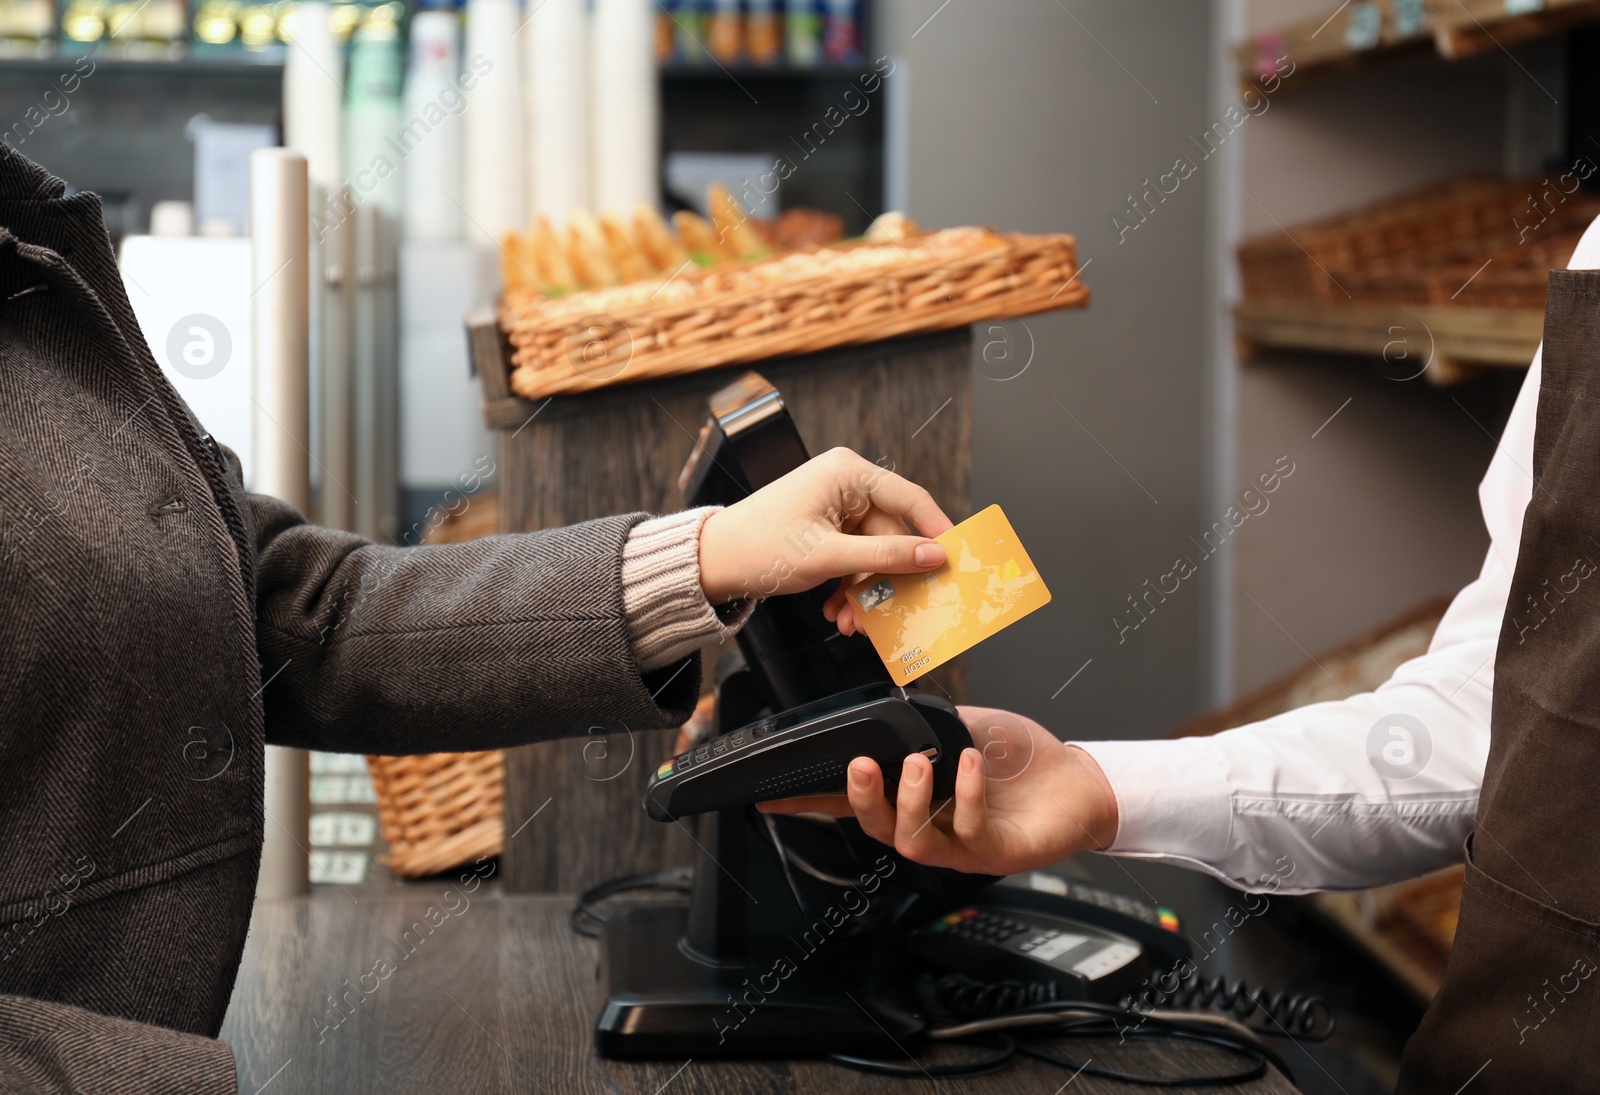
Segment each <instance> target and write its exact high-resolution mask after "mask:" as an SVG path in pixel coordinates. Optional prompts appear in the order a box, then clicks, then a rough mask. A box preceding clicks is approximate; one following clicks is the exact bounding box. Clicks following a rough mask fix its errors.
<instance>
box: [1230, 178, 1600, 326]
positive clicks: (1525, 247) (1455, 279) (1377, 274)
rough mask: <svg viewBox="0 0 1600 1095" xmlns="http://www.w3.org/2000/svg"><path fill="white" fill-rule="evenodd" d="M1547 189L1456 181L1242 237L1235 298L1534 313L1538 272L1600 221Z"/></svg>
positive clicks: (1539, 293) (1539, 292) (1540, 184)
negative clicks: (1241, 295) (1240, 284)
mask: <svg viewBox="0 0 1600 1095" xmlns="http://www.w3.org/2000/svg"><path fill="white" fill-rule="evenodd" d="M1549 189H1550V188H1549V185H1548V184H1547V182H1546V181H1545V180H1541V179H1488V178H1479V177H1471V178H1465V179H1457V180H1453V181H1450V182H1446V183H1442V184H1435V185H1434V186H1431V187H1429V188H1427V189H1424V190H1418V191H1412V192H1411V193H1408V194H1403V195H1401V196H1399V197H1397V198H1391V199H1389V200H1387V201H1383V202H1379V203H1377V204H1376V205H1371V206H1368V207H1366V208H1363V209H1358V210H1354V211H1352V212H1349V213H1343V214H1340V215H1338V216H1335V217H1330V218H1327V219H1325V220H1321V221H1317V222H1314V223H1312V224H1307V225H1303V226H1299V227H1296V228H1293V229H1290V230H1288V231H1282V230H1279V231H1275V232H1272V233H1270V234H1267V235H1263V236H1258V237H1256V238H1254V239H1250V240H1246V241H1245V242H1244V243H1243V244H1241V245H1240V246H1239V273H1240V278H1241V281H1242V282H1243V287H1244V295H1245V296H1246V297H1247V298H1248V299H1252V300H1303V301H1321V302H1326V303H1336V304H1342V303H1347V302H1355V303H1372V304H1455V305H1461V306H1466V305H1477V306H1479V307H1505V308H1513V307H1531V308H1542V307H1543V306H1544V286H1545V279H1546V273H1547V272H1548V270H1549V269H1551V267H1557V266H1564V265H1566V262H1567V260H1568V259H1569V258H1570V257H1571V253H1572V252H1571V246H1572V245H1574V244H1575V243H1576V236H1577V235H1578V234H1581V232H1582V229H1583V228H1584V227H1585V226H1587V225H1588V223H1589V221H1590V220H1592V219H1593V218H1594V217H1595V215H1596V214H1597V213H1600V202H1597V201H1596V200H1595V199H1594V198H1592V197H1589V196H1587V195H1584V194H1582V193H1573V194H1572V195H1570V196H1567V195H1558V196H1554V197H1552V196H1551V195H1550V194H1549V193H1548V191H1549ZM1540 200H1542V201H1543V202H1544V203H1546V204H1547V205H1548V206H1549V208H1545V207H1544V206H1541V205H1536V204H1535V202H1536V201H1540ZM1475 272H1476V273H1477V276H1474V274H1475Z"/></svg>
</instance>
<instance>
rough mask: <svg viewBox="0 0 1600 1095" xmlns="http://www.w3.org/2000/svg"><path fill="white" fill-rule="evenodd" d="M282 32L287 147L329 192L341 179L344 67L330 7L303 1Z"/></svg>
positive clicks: (321, 1) (316, 183)
mask: <svg viewBox="0 0 1600 1095" xmlns="http://www.w3.org/2000/svg"><path fill="white" fill-rule="evenodd" d="M284 29H285V30H286V32H287V36H288V37H289V39H290V41H289V48H288V52H287V53H286V54H285V55H284V60H283V143H284V144H285V145H286V146H288V147H289V148H291V149H293V150H294V151H296V152H298V153H300V154H301V155H302V156H304V157H305V158H306V173H307V175H308V176H309V177H310V180H311V183H312V185H313V186H320V187H323V188H324V189H325V190H331V189H333V188H334V187H336V186H338V185H339V182H340V181H341V180H342V178H343V168H342V162H341V161H342V159H343V156H342V149H341V142H340V132H339V119H340V116H341V115H342V114H343V111H344V88H343V82H344V80H343V70H344V65H343V63H342V61H341V59H340V53H339V44H338V42H336V41H335V40H334V37H333V28H332V27H331V26H330V25H329V22H328V5H327V3H326V2H325V0H305V2H304V3H302V4H300V5H299V7H298V8H297V9H296V10H295V13H294V15H293V16H292V17H291V19H290V22H289V25H288V26H287V27H285V28H284ZM313 201H315V199H313Z"/></svg>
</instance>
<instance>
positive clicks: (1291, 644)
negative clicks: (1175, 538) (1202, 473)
mask: <svg viewBox="0 0 1600 1095" xmlns="http://www.w3.org/2000/svg"><path fill="white" fill-rule="evenodd" d="M1336 6H1337V0H1303V2H1300V0H1276V2H1269V0H1240V7H1239V8H1238V9H1237V10H1238V11H1239V12H1240V14H1241V15H1242V16H1243V22H1244V26H1243V27H1242V28H1241V30H1242V31H1243V34H1242V35H1241V37H1242V38H1243V40H1244V44H1243V45H1241V46H1239V47H1238V48H1237V49H1236V51H1235V53H1236V57H1235V59H1236V61H1237V62H1238V63H1239V65H1240V76H1241V79H1242V80H1243V81H1244V82H1245V84H1246V85H1247V86H1252V87H1256V88H1258V89H1259V88H1260V86H1261V85H1260V83H1259V81H1257V79H1256V72H1255V68H1254V66H1255V64H1256V62H1257V61H1258V60H1259V59H1260V58H1261V57H1263V56H1264V55H1265V53H1266V51H1267V50H1268V49H1273V48H1279V49H1281V50H1284V51H1286V52H1287V55H1288V56H1290V57H1291V58H1293V59H1295V64H1296V67H1295V71H1294V73H1293V74H1292V75H1290V76H1288V77H1287V78H1284V79H1281V80H1280V91H1279V94H1276V95H1274V96H1273V97H1272V104H1271V108H1270V110H1268V111H1266V112H1264V114H1263V115H1262V116H1261V117H1259V118H1253V119H1251V120H1250V121H1249V122H1248V126H1247V134H1246V140H1245V141H1244V142H1242V144H1243V149H1242V151H1241V152H1239V153H1238V155H1239V157H1240V159H1239V170H1238V177H1237V180H1236V181H1232V182H1231V183H1230V186H1229V189H1228V192H1227V193H1225V195H1224V205H1225V207H1226V208H1228V209H1229V210H1230V211H1231V214H1232V216H1233V217H1234V219H1235V223H1236V224H1237V225H1238V229H1237V237H1238V238H1241V239H1243V238H1251V237H1257V236H1259V235H1264V234H1273V233H1277V232H1284V233H1285V234H1286V235H1288V237H1289V238H1291V239H1296V240H1297V241H1299V242H1301V243H1302V244H1306V245H1310V244H1309V240H1308V237H1307V236H1306V235H1305V234H1303V233H1301V232H1300V231H1298V229H1297V227H1296V226H1299V225H1307V224H1310V223H1314V222H1324V223H1325V222H1326V220H1327V219H1328V218H1331V217H1333V216H1334V215H1336V214H1339V213H1342V212H1344V211H1346V210H1351V209H1364V208H1367V207H1370V206H1372V205H1374V204H1375V203H1376V202H1378V201H1380V200H1382V199H1385V198H1387V197H1389V196H1391V195H1395V194H1400V193H1405V192H1410V191H1416V190H1419V189H1421V188H1427V187H1431V186H1432V185H1433V184H1435V183H1438V182H1442V181H1444V180H1447V179H1451V178H1460V177H1462V176H1467V175H1473V174H1489V175H1502V176H1509V177H1522V178H1528V179H1530V180H1542V179H1544V178H1546V177H1549V178H1555V177H1557V176H1558V175H1560V174H1561V172H1563V171H1565V170H1568V169H1569V167H1570V166H1571V165H1572V164H1573V163H1574V161H1575V159H1576V158H1577V157H1578V156H1580V155H1589V154H1593V155H1595V156H1600V148H1596V147H1595V146H1594V145H1593V144H1590V143H1588V141H1587V140H1586V139H1585V135H1586V134H1588V133H1591V132H1600V129H1597V128H1596V124H1597V121H1600V69H1597V68H1596V66H1595V65H1594V63H1593V59H1594V57H1595V56H1596V52H1597V50H1600V27H1597V26H1591V25H1590V24H1597V23H1600V0H1545V2H1544V3H1543V4H1541V5H1540V10H1537V11H1532V12H1525V11H1518V10H1517V8H1523V7H1527V6H1528V5H1527V4H1525V3H1522V4H1516V5H1508V4H1507V3H1506V0H1460V3H1457V0H1426V2H1425V4H1409V7H1410V9H1411V10H1412V11H1413V12H1415V11H1416V10H1417V9H1418V8H1419V7H1420V8H1421V10H1422V13H1423V14H1424V15H1425V16H1426V22H1427V25H1426V27H1425V28H1422V29H1417V30H1414V32H1413V33H1412V34H1410V35H1408V36H1407V35H1397V34H1387V33H1384V32H1387V31H1388V30H1389V29H1390V28H1391V27H1392V20H1393V18H1394V16H1395V14H1396V12H1397V11H1399V10H1400V9H1401V8H1403V7H1407V6H1408V4H1407V3H1402V0H1382V2H1381V3H1377V4H1370V3H1364V2H1362V0H1351V3H1349V4H1347V5H1345V7H1344V8H1343V9H1341V13H1340V14H1339V15H1338V16H1337V18H1335V19H1333V20H1332V21H1331V22H1330V21H1329V20H1330V16H1333V15H1334V9H1335V7H1336ZM1508 8H1510V10H1508ZM1353 9H1370V10H1375V11H1377V13H1378V14H1379V16H1380V17H1381V22H1380V34H1379V35H1378V36H1377V37H1376V38H1375V39H1374V40H1372V41H1370V42H1365V43H1363V42H1360V41H1358V42H1355V43H1354V44H1352V43H1351V42H1349V41H1347V40H1346V39H1345V37H1344V35H1343V31H1344V30H1345V29H1348V28H1349V27H1350V26H1352V22H1351V21H1352V20H1353V19H1356V18H1358V17H1360V16H1359V13H1358V12H1357V11H1355V10H1353ZM1252 15H1257V16H1259V17H1260V18H1258V19H1255V20H1252ZM1286 15H1287V16H1288V18H1285V16H1286ZM1367 18H1370V17H1367ZM1324 24H1326V26H1325V27H1324ZM1319 28H1323V29H1320V30H1319ZM1313 32H1316V33H1315V34H1314V33H1313ZM1330 36H1331V41H1330V42H1324V39H1330ZM1313 39H1315V42H1314V44H1313V45H1307V44H1306V43H1310V42H1312V40H1313ZM1296 41H1300V42H1301V43H1302V44H1301V46H1300V49H1301V51H1302V52H1301V53H1300V54H1299V55H1298V56H1297V55H1296V54H1295V52H1294V43H1295V42H1296ZM1319 51H1320V52H1319ZM1277 55H1279V54H1274V55H1273V56H1274V57H1275V56H1277ZM1407 58H1409V60H1407ZM1333 77H1337V78H1333ZM1285 93H1287V94H1285ZM1253 99H1254V96H1252V97H1251V101H1253ZM1590 185H1593V183H1591V184H1590ZM1512 212H1513V210H1512V209H1511V208H1508V209H1507V214H1506V215H1507V217H1508V220H1509V218H1510V216H1511V213H1512ZM1508 227H1511V226H1509V225H1508ZM1576 227H1580V226H1579V225H1572V226H1567V227H1564V228H1563V229H1562V231H1567V230H1569V229H1570V228H1576ZM1513 231H1514V229H1513ZM1302 249H1303V248H1302ZM1285 250H1286V251H1292V250H1293V249H1292V248H1288V247H1287V246H1286V247H1285ZM1418 253H1423V252H1421V251H1420V250H1419V252H1418ZM1309 255H1310V252H1307V256H1308V259H1307V261H1315V260H1313V259H1311V258H1310V257H1309ZM1484 257H1488V256H1487V255H1485V256H1484ZM1227 261H1228V262H1229V263H1230V264H1232V262H1233V256H1232V255H1231V254H1230V255H1229V256H1228V259H1227ZM1475 262H1476V260H1473V263H1465V261H1464V260H1463V265H1466V266H1467V267H1468V268H1469V269H1470V266H1471V265H1473V264H1475ZM1551 264H1552V265H1556V264H1559V262H1552V263H1551ZM1499 268H1500V267H1499V266H1498V265H1497V266H1496V267H1494V268H1493V269H1499ZM1364 269H1370V270H1373V271H1375V272H1376V273H1377V274H1380V275H1381V274H1382V273H1383V271H1382V270H1380V269H1378V267H1377V266H1376V265H1371V266H1368V267H1365V268H1364ZM1234 273H1235V269H1229V270H1228V271H1227V273H1226V275H1225V276H1229V277H1231V276H1233V275H1234ZM1473 276H1474V277H1476V276H1477V275H1476V274H1474V275H1473ZM1451 277H1452V278H1453V277H1454V274H1453V273H1452V274H1451ZM1462 280H1465V281H1468V282H1470V281H1471V279H1470V278H1465V277H1464V276H1463V279H1462ZM1255 282H1256V288H1257V291H1258V293H1259V294H1260V295H1261V296H1263V297H1265V296H1267V295H1269V294H1270V293H1271V291H1272V290H1273V289H1274V288H1275V287H1274V286H1272V285H1270V284H1268V285H1265V286H1263V285H1262V284H1261V279H1260V277H1259V276H1257V277H1256V278H1255ZM1377 283H1378V284H1381V278H1380V279H1379V280H1378V282H1377ZM1370 284H1372V283H1369V288H1368V295H1367V296H1366V297H1365V299H1363V298H1362V294H1360V293H1359V292H1358V293H1357V299H1355V300H1346V299H1343V296H1344V295H1343V294H1340V299H1337V300H1335V299H1327V300H1306V299H1302V300H1288V299H1284V300H1271V299H1247V300H1242V301H1238V300H1236V302H1235V303H1234V304H1233V306H1232V307H1231V308H1230V310H1229V317H1228V318H1229V320H1230V321H1231V331H1232V345H1233V349H1234V351H1235V360H1234V362H1233V370H1234V371H1233V373H1232V376H1233V383H1234V388H1233V397H1234V399H1235V403H1234V406H1235V407H1236V408H1237V409H1236V411H1235V416H1236V417H1235V420H1234V421H1233V423H1232V435H1231V436H1232V444H1233V447H1234V448H1235V450H1236V453H1237V455H1236V457H1235V466H1236V468H1237V472H1238V479H1239V481H1240V484H1241V486H1242V485H1245V484H1247V483H1248V480H1249V478H1250V473H1252V472H1255V471H1258V470H1259V469H1260V468H1262V467H1265V466H1268V465H1270V463H1271V461H1272V458H1273V456H1274V455H1276V454H1277V453H1279V452H1285V453H1288V454H1289V456H1290V458H1292V459H1293V460H1294V461H1296V463H1297V465H1298V466H1299V467H1300V468H1301V469H1304V470H1301V471H1297V472H1296V476H1297V477H1298V476H1302V475H1303V476H1305V478H1304V479H1299V478H1296V479H1291V480H1290V482H1289V484H1288V485H1287V486H1286V487H1285V489H1284V490H1283V491H1280V492H1279V495H1278V496H1274V500H1273V503H1272V505H1273V507H1274V509H1273V511H1272V513H1271V514H1268V515H1266V516H1264V517H1263V518H1262V519H1260V520H1259V521H1255V520H1254V519H1252V522H1253V525H1252V526H1246V527H1244V528H1242V529H1241V530H1240V533H1239V534H1238V543H1237V544H1236V546H1235V547H1234V549H1233V550H1234V551H1235V555H1234V561H1233V563H1232V564H1231V565H1232V568H1233V569H1232V571H1231V576H1230V577H1231V584H1232V594H1231V596H1230V598H1229V602H1228V604H1229V610H1230V611H1231V613H1232V617H1233V631H1232V633H1231V634H1229V635H1227V636H1226V641H1227V642H1228V643H1229V644H1230V645H1229V649H1230V650H1231V652H1232V658H1233V667H1234V672H1233V679H1234V683H1235V687H1236V688H1238V689H1239V690H1240V691H1244V692H1249V691H1251V690H1252V689H1253V688H1254V687H1256V686H1258V685H1260V684H1261V683H1262V682H1263V681H1267V680H1270V679H1272V678H1273V677H1275V676H1277V675H1278V674H1279V673H1282V672H1284V671H1285V670H1286V669H1287V668H1288V667H1289V666H1291V665H1292V664H1294V663H1295V662H1297V661H1298V660H1299V659H1300V658H1301V657H1302V654H1301V651H1303V650H1324V649H1334V648H1337V647H1339V646H1340V645H1341V644H1343V643H1345V642H1347V641H1349V640H1350V639H1351V638H1352V636H1356V635H1359V634H1361V633H1362V632H1364V631H1366V630H1367V629H1368V628H1370V627H1371V626H1372V625H1373V623H1374V622H1376V621H1378V620H1381V619H1384V618H1386V617H1390V616H1393V615H1394V614H1395V613H1396V612H1397V611H1398V610H1400V609H1402V608H1403V607H1405V606H1406V605H1408V604H1414V603H1417V602H1420V601H1423V600H1425V599H1428V598H1433V597H1440V596H1445V597H1448V596H1450V595H1452V594H1453V593H1454V592H1455V591H1457V590H1458V589H1459V588H1460V587H1461V586H1462V585H1464V584H1465V583H1466V582H1468V581H1470V580H1471V579H1472V578H1473V577H1474V576H1475V575H1476V573H1477V572H1478V569H1479V567H1480V566H1481V563H1482V558H1483V552H1484V550H1485V546H1486V538H1485V533H1484V531H1483V525H1482V519H1481V516H1480V514H1479V512H1478V500H1477V485H1478V482H1479V480H1480V479H1481V478H1482V476H1483V473H1484V469H1485V468H1486V466H1487V464H1488V461H1489V458H1490V456H1491V455H1492V454H1493V452H1494V451H1495V448H1496V445H1497V441H1496V439H1497V438H1498V437H1499V436H1500V434H1501V432H1502V428H1503V424H1504V420H1505V416H1506V415H1507V414H1508V413H1509V411H1510V406H1511V402H1512V399H1513V397H1514V395H1515V392H1516V389H1517V387H1518V381H1519V379H1520V373H1521V370H1524V369H1525V368H1526V366H1527V365H1528V363H1529V361H1530V360H1531V359H1532V356H1533V354H1534V352H1535V350H1536V348H1537V346H1538V344H1539V340H1540V337H1541V334H1542V328H1543V320H1544V315H1543V310H1542V309H1541V308H1536V307H1531V306H1530V307H1515V308H1513V307H1481V306H1478V305H1479V304H1482V303H1489V302H1492V299H1493V298H1489V297H1480V299H1479V300H1478V301H1475V302H1474V303H1473V305H1471V306H1459V305H1458V303H1445V302H1443V301H1444V298H1443V297H1435V298H1433V299H1434V300H1436V301H1439V302H1440V303H1431V304H1417V303H1404V302H1401V301H1399V300H1398V299H1397V300H1396V302H1394V303H1384V302H1381V301H1379V302H1373V297H1372V296H1371V295H1370V294H1371V293H1372V291H1373V290H1372V289H1371V288H1370ZM1482 284H1483V282H1482V281H1480V282H1478V286H1480V287H1481V286H1482ZM1352 288H1355V286H1353V285H1352ZM1462 288H1465V285H1463V286H1462ZM1395 291H1396V293H1397V294H1398V293H1400V290H1398V289H1397V290H1395ZM1281 295H1284V296H1287V295H1289V294H1288V293H1287V292H1285V293H1283V294H1281ZM1446 295H1448V290H1447V291H1446ZM1467 295H1468V296H1471V295H1472V294H1467ZM1409 299H1413V300H1414V299H1417V298H1415V297H1412V298H1409ZM1463 299H1465V298H1463ZM1508 303H1510V302H1509V301H1508ZM1441 385H1454V387H1452V388H1450V389H1449V390H1447V391H1439V390H1438V389H1439V386H1441ZM1290 491H1298V492H1300V496H1299V497H1294V496H1288V497H1281V496H1286V495H1288V492H1290ZM1291 639H1292V641H1290V640H1291ZM1349 691H1351V692H1354V691H1357V689H1355V688H1353V687H1351V688H1350V689H1349ZM1397 893H1398V891H1396V890H1394V889H1393V888H1386V889H1382V890H1375V891H1370V892H1368V893H1364V894H1345V895H1335V896H1327V897H1318V898H1316V899H1314V901H1313V904H1314V905H1315V906H1316V907H1317V909H1318V910H1319V912H1320V913H1321V915H1323V916H1324V917H1325V918H1326V919H1327V920H1328V921H1329V922H1330V923H1332V924H1335V925H1337V926H1338V927H1339V928H1340V929H1341V930H1342V931H1343V932H1344V933H1345V934H1347V935H1348V936H1349V937H1350V938H1351V939H1352V940H1353V941H1354V942H1355V943H1356V944H1357V945H1358V946H1360V947H1361V948H1362V949H1364V950H1365V951H1366V952H1367V953H1368V954H1370V955H1372V957H1373V959H1374V961H1375V962H1377V963H1378V964H1380V965H1382V966H1383V967H1385V968H1386V969H1388V970H1390V971H1391V972H1392V973H1393V974H1394V975H1395V976H1396V977H1397V978H1398V979H1399V980H1400V981H1401V982H1402V983H1404V984H1405V985H1406V986H1407V987H1408V988H1409V989H1410V990H1411V991H1412V993H1413V994H1415V995H1416V996H1417V997H1418V998H1419V999H1421V1000H1426V999H1428V998H1430V997H1431V995H1432V994H1433V992H1434V991H1435V989H1436V988H1437V985H1438V978H1439V972H1440V963H1439V960H1438V956H1437V955H1436V954H1435V955H1434V956H1433V959H1432V960H1430V959H1429V956H1428V952H1427V947H1426V946H1423V945H1421V944H1422V943H1423V942H1425V941H1419V940H1414V939H1408V937H1407V935H1406V931H1405V925H1404V924H1403V923H1402V921H1403V920H1404V917H1397V916H1393V915H1390V913H1391V912H1392V909H1393V906H1394V898H1395V897H1396V894H1397ZM1413 944H1417V945H1413ZM1435 949H1437V948H1435Z"/></svg>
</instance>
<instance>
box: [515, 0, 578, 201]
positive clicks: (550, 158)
mask: <svg viewBox="0 0 1600 1095" xmlns="http://www.w3.org/2000/svg"><path fill="white" fill-rule="evenodd" d="M533 2H535V3H537V4H538V7H537V8H536V9H535V10H534V13H533V14H532V15H530V16H529V17H528V23H527V26H525V27H524V28H523V30H522V58H523V61H524V63H525V67H524V71H523V85H524V86H525V88H526V90H527V98H526V101H525V109H526V117H527V122H528V178H529V179H531V180H532V182H533V185H532V187H531V188H530V191H531V192H530V193H529V203H528V214H529V216H528V219H529V220H530V221H531V220H534V219H536V218H537V217H539V216H541V215H542V216H547V217H549V218H550V219H551V220H552V221H554V222H556V223H560V222H561V221H562V220H563V219H565V217H566V215H567V213H568V212H569V211H570V210H572V209H573V208H576V207H585V208H586V207H587V206H588V205H589V201H590V194H589V131H588V127H589V110H588V101H589V92H588V67H589V66H588V56H589V29H588V18H587V16H586V14H585V12H584V0H542V2H540V0H533Z"/></svg>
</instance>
